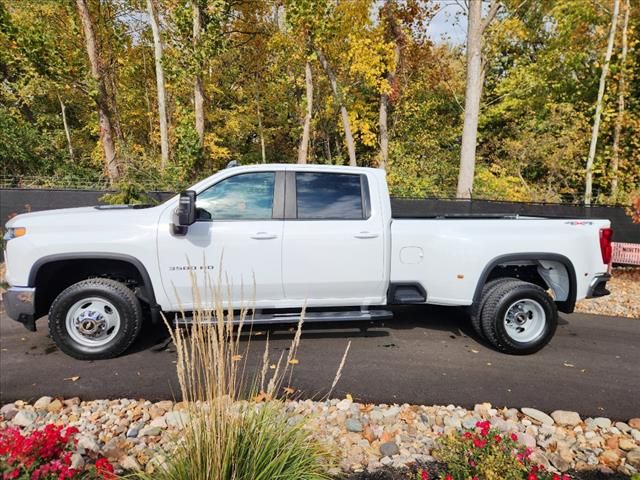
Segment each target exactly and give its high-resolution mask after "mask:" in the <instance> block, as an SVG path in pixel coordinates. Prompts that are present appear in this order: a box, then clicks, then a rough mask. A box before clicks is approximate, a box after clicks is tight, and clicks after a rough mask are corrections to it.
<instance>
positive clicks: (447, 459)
mask: <svg viewBox="0 0 640 480" xmlns="http://www.w3.org/2000/svg"><path fill="white" fill-rule="evenodd" d="M531 453H532V452H531V450H530V449H528V448H523V447H522V446H521V445H519V444H518V437H517V435H515V434H511V435H508V436H507V435H504V434H503V433H501V432H500V431H499V430H496V429H492V428H491V424H490V423H489V422H488V421H484V422H478V423H477V424H476V428H475V429H473V430H465V431H463V432H455V433H451V434H449V435H444V436H442V437H440V439H439V440H438V448H437V450H436V452H435V456H436V458H438V459H439V460H440V461H442V462H443V463H445V464H446V467H447V468H446V470H447V475H446V477H444V478H446V480H467V479H469V478H477V479H480V480H524V479H527V480H547V479H548V480H568V479H569V477H568V476H567V475H562V476H560V475H558V474H551V473H549V472H546V471H545V470H544V467H542V466H541V465H533V464H532V463H531V461H530V460H529V456H530V455H531Z"/></svg>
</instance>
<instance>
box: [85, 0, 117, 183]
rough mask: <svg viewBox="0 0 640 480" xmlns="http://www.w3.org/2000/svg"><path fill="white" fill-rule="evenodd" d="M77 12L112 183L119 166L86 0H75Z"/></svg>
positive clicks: (114, 181)
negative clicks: (95, 86)
mask: <svg viewBox="0 0 640 480" xmlns="http://www.w3.org/2000/svg"><path fill="white" fill-rule="evenodd" d="M76 5H77V8H78V14H79V16H80V21H81V22H82V30H83V32H84V37H85V43H86V48H87V56H88V57H89V64H90V65H91V76H92V77H93V79H94V80H95V81H96V83H97V86H98V93H97V96H96V98H95V101H96V104H97V106H98V116H99V119H100V143H102V149H103V151H104V161H105V166H106V170H107V175H108V177H109V183H111V185H113V184H114V183H116V182H117V181H118V180H119V178H120V168H119V165H118V159H117V158H116V148H115V144H114V141H113V129H112V126H111V116H110V112H109V100H108V98H107V86H106V85H105V79H104V76H103V74H102V71H101V68H100V61H99V57H98V46H97V44H96V38H95V35H94V33H93V24H92V23H91V17H90V15H89V9H88V7H87V3H86V0H76Z"/></svg>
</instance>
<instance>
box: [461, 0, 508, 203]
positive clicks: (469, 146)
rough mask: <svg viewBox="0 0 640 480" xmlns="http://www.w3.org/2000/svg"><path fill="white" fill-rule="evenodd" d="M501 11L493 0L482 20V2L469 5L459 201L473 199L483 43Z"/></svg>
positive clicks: (498, 4) (482, 76)
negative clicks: (488, 29) (488, 28)
mask: <svg viewBox="0 0 640 480" xmlns="http://www.w3.org/2000/svg"><path fill="white" fill-rule="evenodd" d="M499 8H500V3H499V2H498V1H497V0H491V5H490V7H489V11H488V13H487V14H486V15H485V17H484V18H483V17H482V0H468V2H467V11H468V13H467V89H466V92H465V97H464V128H463V130H462V149H461V151H460V173H459V174H458V188H457V193H456V195H457V197H458V198H471V192H472V190H473V177H474V172H475V164H476V143H477V136H478V117H479V115H480V98H481V97H482V87H483V84H484V71H483V58H482V43H483V36H484V34H485V32H486V30H487V27H488V26H489V24H490V23H491V22H492V21H493V19H494V18H495V16H496V13H497V12H498V9H499Z"/></svg>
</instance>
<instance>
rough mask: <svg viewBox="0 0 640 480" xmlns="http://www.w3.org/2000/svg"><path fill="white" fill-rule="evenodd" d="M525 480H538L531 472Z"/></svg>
mask: <svg viewBox="0 0 640 480" xmlns="http://www.w3.org/2000/svg"><path fill="white" fill-rule="evenodd" d="M527 480H538V476H537V475H536V474H535V473H533V472H531V473H530V474H529V475H528V476H527Z"/></svg>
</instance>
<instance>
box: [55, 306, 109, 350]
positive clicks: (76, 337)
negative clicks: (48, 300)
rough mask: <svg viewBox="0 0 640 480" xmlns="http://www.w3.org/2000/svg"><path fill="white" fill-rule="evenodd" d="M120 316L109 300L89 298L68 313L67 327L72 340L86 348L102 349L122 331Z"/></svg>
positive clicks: (72, 307)
mask: <svg viewBox="0 0 640 480" xmlns="http://www.w3.org/2000/svg"><path fill="white" fill-rule="evenodd" d="M120 325H121V322H120V314H119V313H118V310H117V309H116V307H115V306H114V305H113V303H111V302H110V301H108V300H105V299H104V298H100V297H88V298H83V299H82V300H79V301H77V302H76V303H74V304H73V305H72V306H71V308H70V309H69V310H68V311H67V317H66V327H67V332H68V333H69V336H70V337H71V338H72V340H73V341H74V342H76V343H78V344H80V345H82V346H85V347H102V346H104V345H106V344H107V343H109V342H110V341H111V340H113V338H114V337H115V336H116V335H117V334H118V332H119V331H120Z"/></svg>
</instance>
